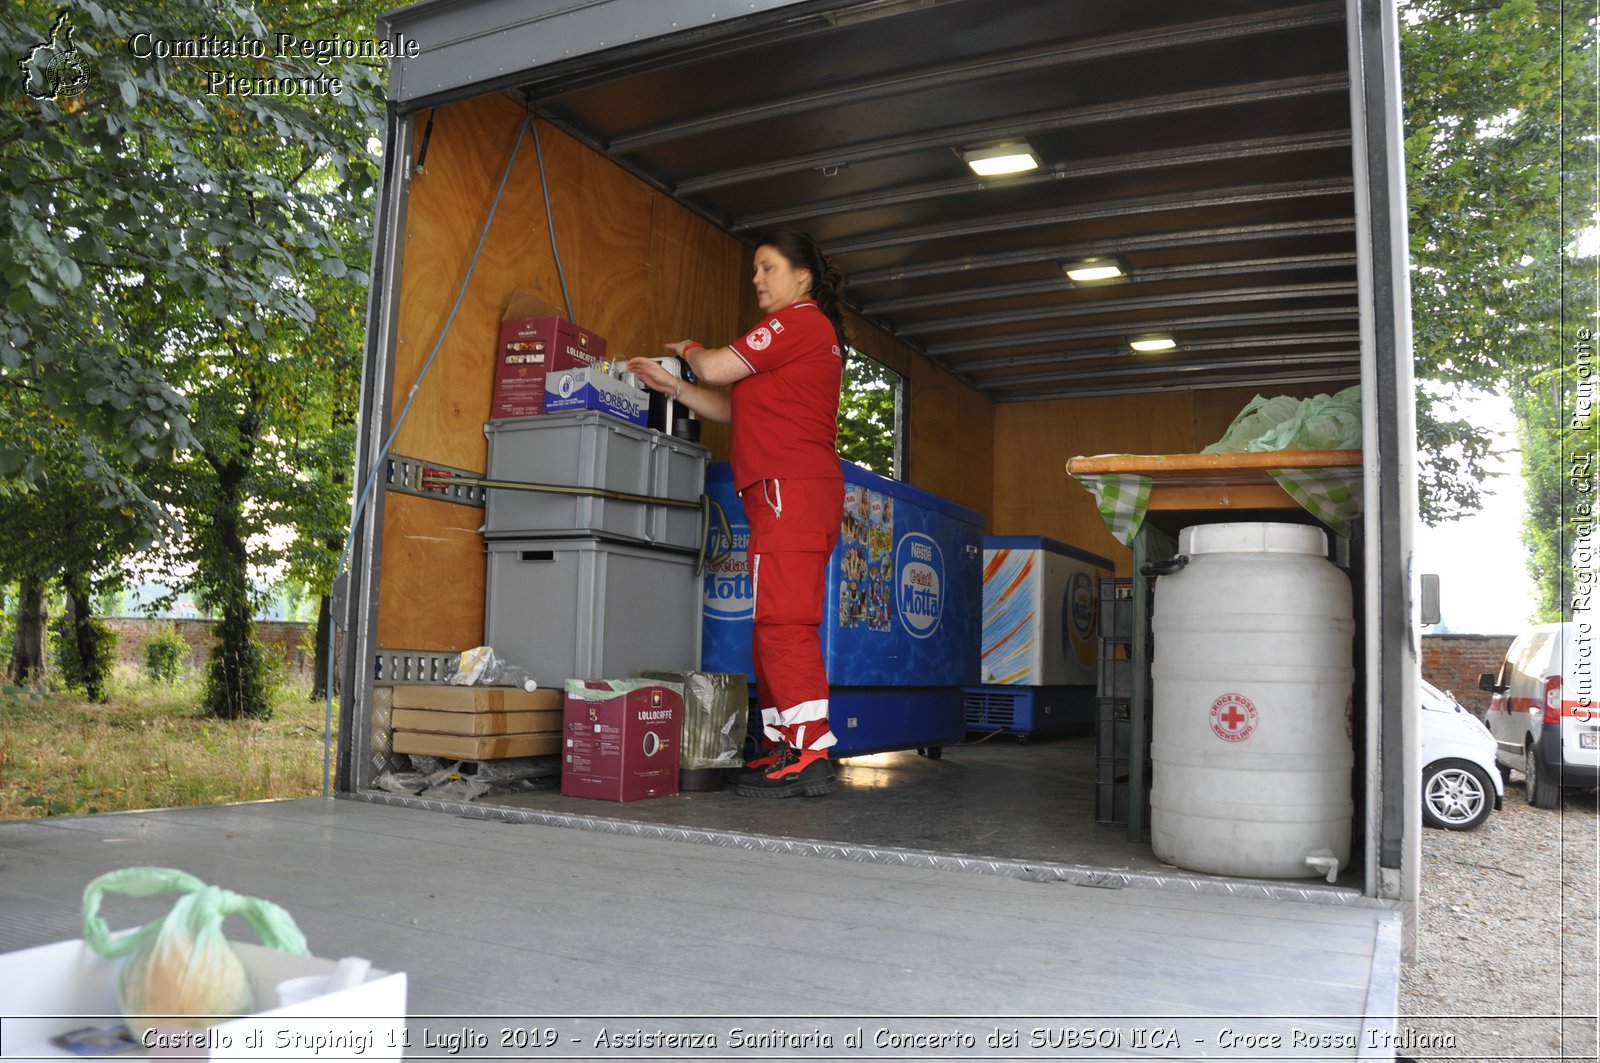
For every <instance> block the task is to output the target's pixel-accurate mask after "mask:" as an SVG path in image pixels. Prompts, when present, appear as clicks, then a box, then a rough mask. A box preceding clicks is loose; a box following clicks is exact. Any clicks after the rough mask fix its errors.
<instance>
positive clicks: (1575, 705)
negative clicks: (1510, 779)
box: [1478, 613, 1600, 808]
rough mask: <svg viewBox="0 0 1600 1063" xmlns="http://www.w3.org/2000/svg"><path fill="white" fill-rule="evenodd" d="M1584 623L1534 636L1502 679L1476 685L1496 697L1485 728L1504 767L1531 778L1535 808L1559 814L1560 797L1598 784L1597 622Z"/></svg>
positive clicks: (1534, 631)
mask: <svg viewBox="0 0 1600 1063" xmlns="http://www.w3.org/2000/svg"><path fill="white" fill-rule="evenodd" d="M1579 617H1580V619H1576V620H1568V621H1566V622H1565V623H1560V624H1540V625H1539V626H1537V627H1532V628H1529V629H1528V630H1527V631H1524V632H1523V633H1522V634H1520V635H1518V636H1517V638H1516V640H1515V641H1514V642H1512V643H1511V648H1510V649H1508V650H1507V651H1506V659H1505V661H1504V662H1502V663H1501V665H1500V671H1499V672H1485V673H1484V674H1483V675H1481V676H1479V677H1478V689H1479V690H1482V691H1485V692H1487V693H1490V694H1493V695H1494V698H1493V699H1492V700H1490V702H1489V711H1488V712H1487V713H1485V714H1484V723H1486V724H1488V725H1489V733H1490V734H1492V735H1494V739H1495V741H1496V742H1497V743H1498V744H1499V747H1500V756H1499V763H1500V764H1502V765H1504V766H1505V767H1507V768H1516V769H1518V770H1519V771H1521V772H1522V774H1523V775H1524V776H1525V777H1526V778H1527V780H1528V803H1529V804H1530V805H1532V806H1533V807H1535V808H1556V807H1557V806H1559V805H1560V804H1561V792H1562V791H1563V790H1567V789H1571V790H1584V789H1590V788H1592V787H1594V786H1595V785H1596V784H1597V783H1600V715H1597V713H1596V710H1595V684H1594V671H1595V654H1594V639H1595V636H1594V630H1593V627H1594V621H1593V618H1592V617H1591V616H1589V615H1588V614H1587V613H1583V614H1579Z"/></svg>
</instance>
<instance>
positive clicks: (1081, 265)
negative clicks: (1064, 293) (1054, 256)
mask: <svg viewBox="0 0 1600 1063" xmlns="http://www.w3.org/2000/svg"><path fill="white" fill-rule="evenodd" d="M1061 270H1062V272H1064V273H1065V274H1066V275H1067V279H1068V280H1069V281H1071V282H1072V283H1073V284H1097V283H1104V282H1106V281H1114V280H1121V279H1122V278H1124V277H1126V276H1127V275H1128V271H1127V270H1126V269H1124V268H1123V265H1122V262H1121V261H1120V260H1118V259H1116V258H1113V257H1110V256H1106V257H1103V258H1085V259H1081V260H1079V261H1077V262H1063V263H1061Z"/></svg>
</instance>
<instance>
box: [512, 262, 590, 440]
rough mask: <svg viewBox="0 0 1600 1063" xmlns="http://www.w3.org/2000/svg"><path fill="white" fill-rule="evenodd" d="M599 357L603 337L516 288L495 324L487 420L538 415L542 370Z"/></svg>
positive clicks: (546, 371) (577, 364)
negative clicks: (497, 332) (497, 335)
mask: <svg viewBox="0 0 1600 1063" xmlns="http://www.w3.org/2000/svg"><path fill="white" fill-rule="evenodd" d="M605 355H606V341H605V338H604V337H603V336H598V335H596V334H595V333H593V332H590V331H588V330H587V329H582V328H579V327H578V326H577V325H574V324H573V323H572V322H570V321H567V320H566V319H565V318H562V317H560V316H559V315H558V314H557V312H556V308H555V307H553V306H551V305H550V304H549V303H545V302H542V301H540V300H538V299H534V298H533V297H532V296H528V295H526V294H524V293H522V292H518V293H517V294H516V295H515V296H513V297H512V299H511V303H510V305H508V306H507V307H506V314H505V317H504V318H503V319H502V320H501V322H500V347H499V351H498V353H497V354H496V356H495V363H494V399H493V401H492V403H491V405H490V408H489V417H490V419H491V420H493V419H495V418H499V417H529V416H532V415H534V414H542V413H544V379H545V377H546V376H547V375H548V374H550V373H553V372H556V371H557V370H561V369H579V368H582V367H585V366H591V365H594V364H595V363H597V362H599V361H601V360H602V359H603V358H605Z"/></svg>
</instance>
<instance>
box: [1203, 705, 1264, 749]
mask: <svg viewBox="0 0 1600 1063" xmlns="http://www.w3.org/2000/svg"><path fill="white" fill-rule="evenodd" d="M1255 729H1256V707H1255V704H1254V703H1253V702H1252V701H1251V700H1250V699H1249V698H1247V697H1245V696H1244V695H1243V694H1224V695H1222V696H1221V697H1220V698H1218V699H1217V700H1216V701H1213V702H1212V703H1211V732H1212V733H1213V734H1215V735H1216V736H1217V737H1218V738H1220V739H1222V740H1223V741H1224V742H1243V741H1244V740H1245V739H1247V738H1249V737H1250V735H1251V734H1252V733H1253V732H1254V731H1255Z"/></svg>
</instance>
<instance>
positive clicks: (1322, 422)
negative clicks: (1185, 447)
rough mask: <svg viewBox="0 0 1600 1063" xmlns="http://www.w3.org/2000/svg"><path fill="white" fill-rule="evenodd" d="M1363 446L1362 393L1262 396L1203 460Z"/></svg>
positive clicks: (1206, 451)
mask: <svg viewBox="0 0 1600 1063" xmlns="http://www.w3.org/2000/svg"><path fill="white" fill-rule="evenodd" d="M1360 446H1361V387H1360V385H1355V386H1353V387H1348V388H1345V389H1344V390H1343V391H1340V392H1337V393H1336V394H1333V395H1313V396H1312V397H1311V398H1309V399H1292V398H1289V397H1288V396H1287V395H1279V396H1277V397H1275V398H1271V399H1268V398H1263V397H1262V396H1260V395H1257V396H1256V397H1255V398H1253V399H1251V400H1250V401H1249V402H1248V403H1246V404H1245V407H1244V409H1242V410H1240V411H1239V416H1237V417H1235V418H1234V419H1233V424H1231V425H1229V426H1228V430H1227V431H1226V432H1224V433H1223V435H1222V438H1221V439H1219V440H1217V441H1216V442H1215V443H1213V444H1211V445H1210V446H1209V447H1206V448H1205V449H1204V450H1202V451H1201V453H1202V454H1234V453H1238V452H1239V451H1271V450H1355V449H1357V448H1359V447H1360Z"/></svg>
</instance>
